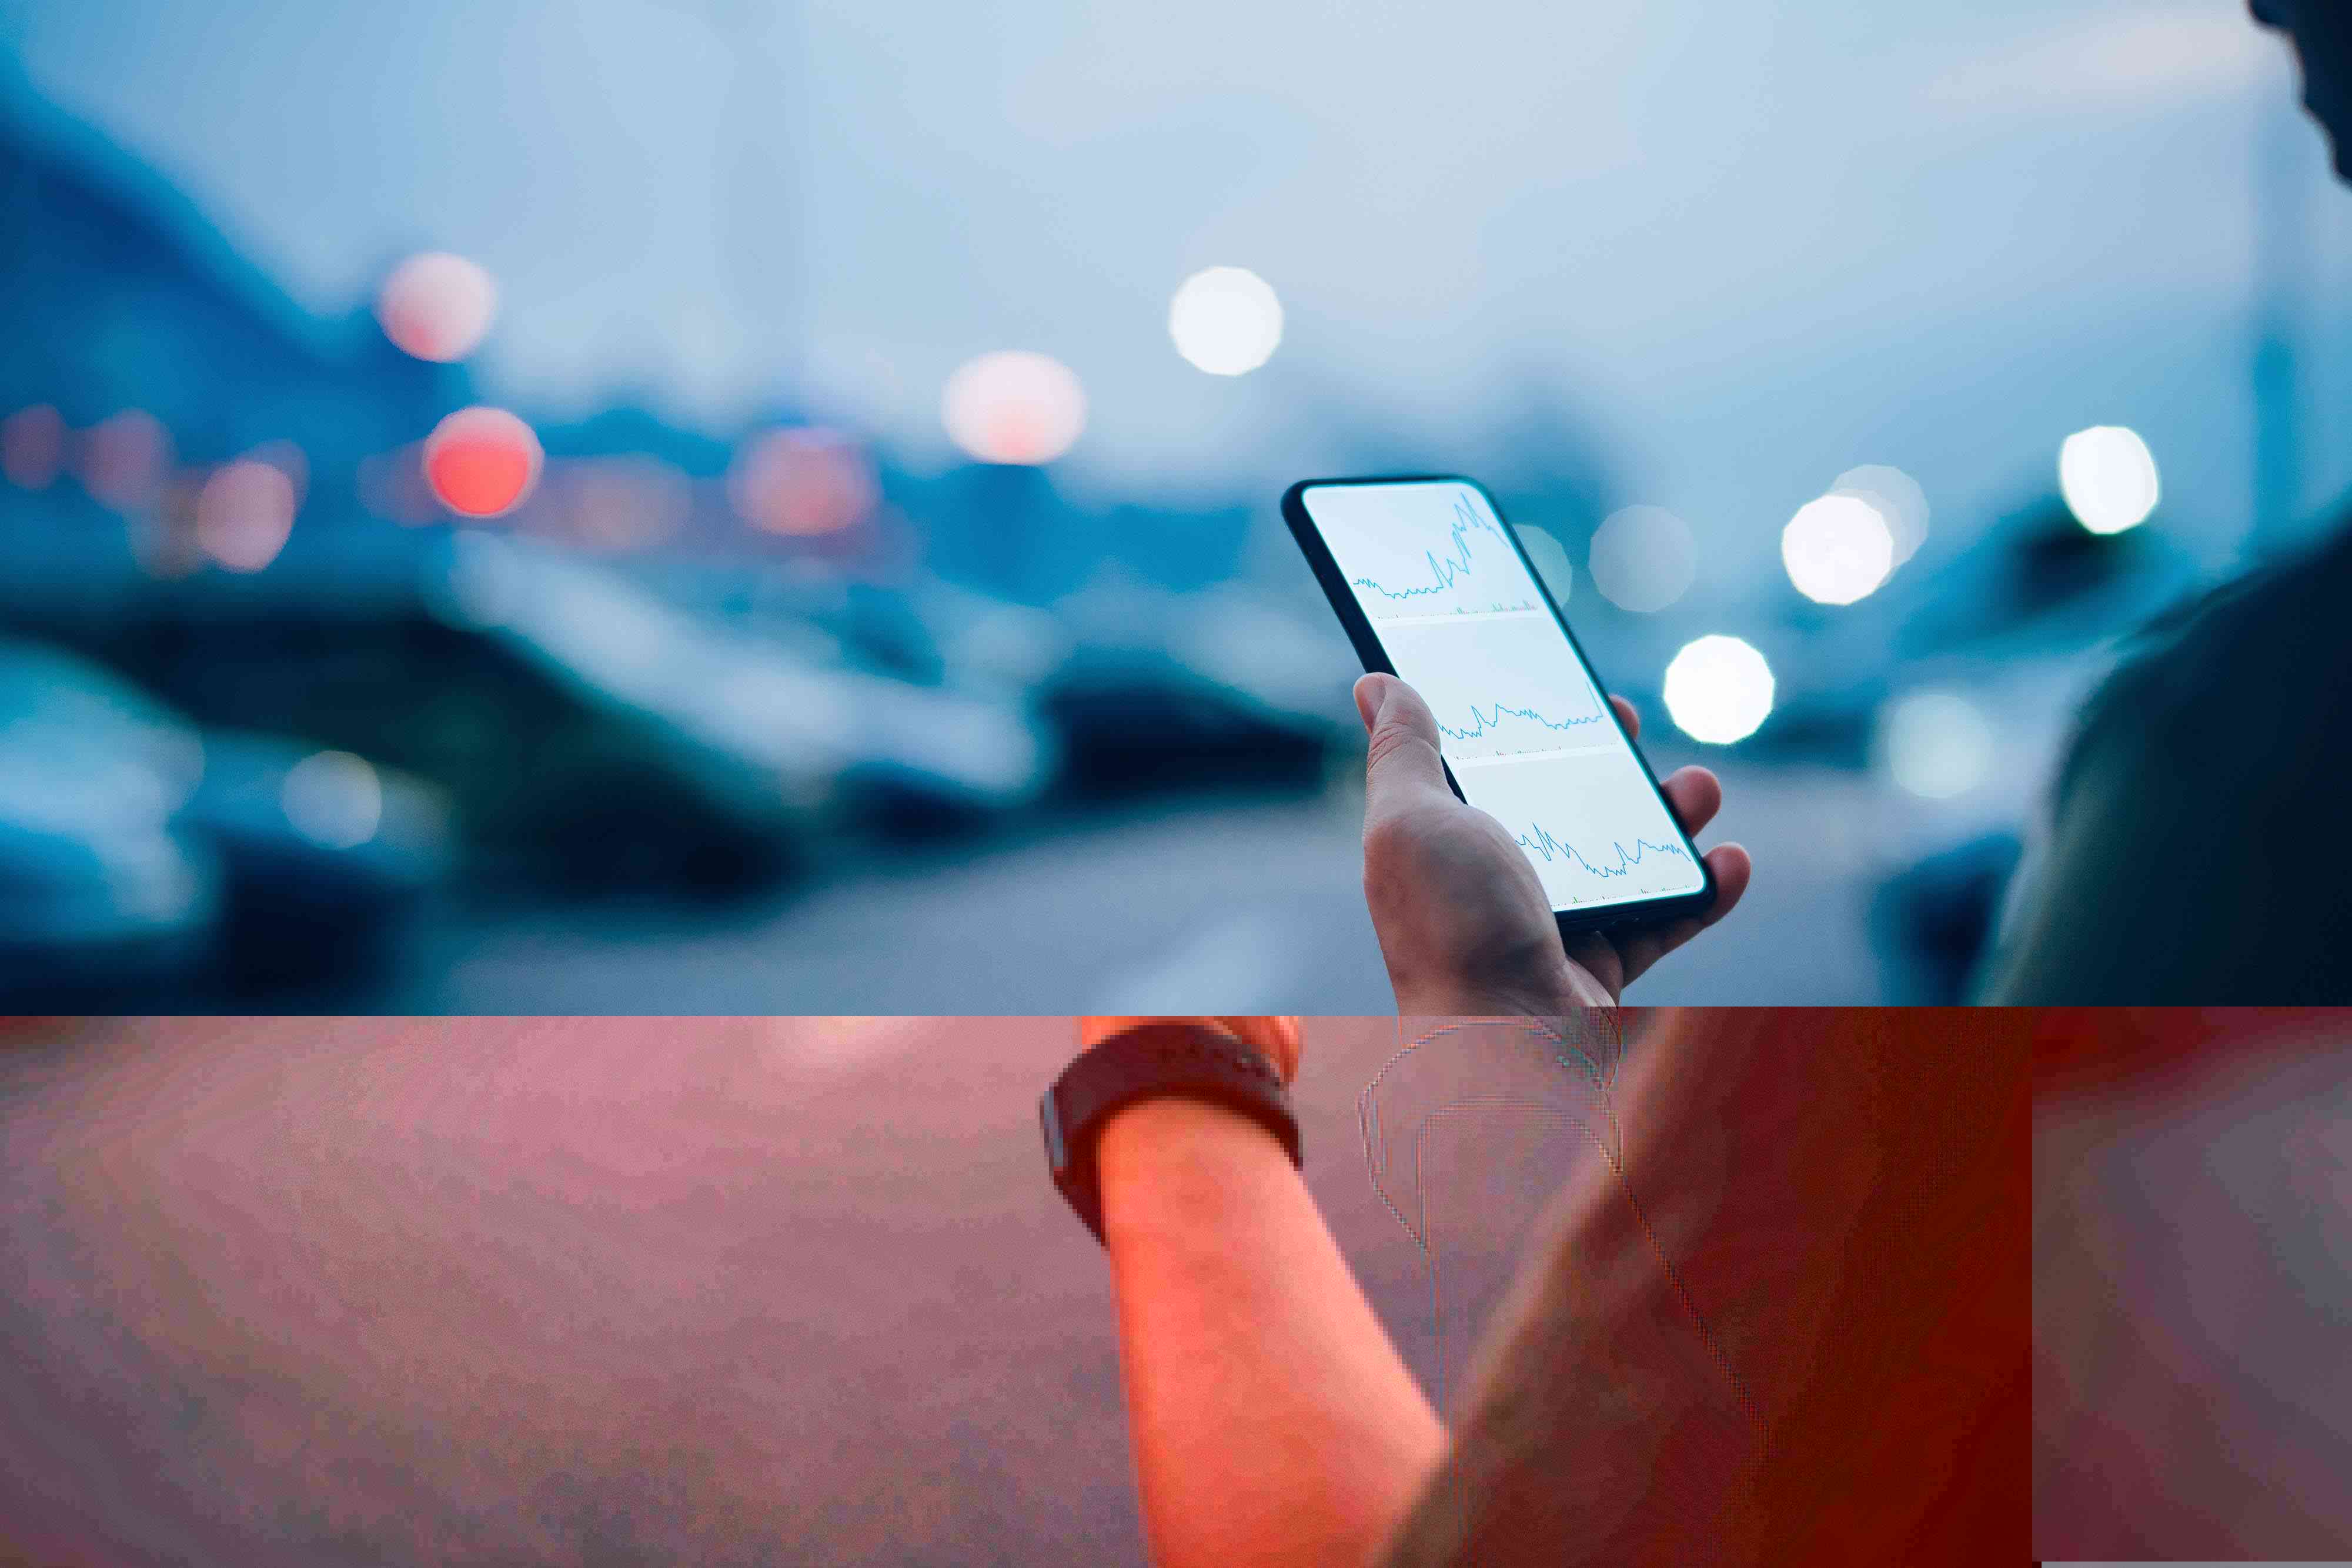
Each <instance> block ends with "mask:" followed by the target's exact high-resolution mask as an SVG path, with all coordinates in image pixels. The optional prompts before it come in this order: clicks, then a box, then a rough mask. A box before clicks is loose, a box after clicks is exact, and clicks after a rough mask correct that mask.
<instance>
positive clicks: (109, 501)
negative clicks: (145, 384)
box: [81, 408, 172, 512]
mask: <svg viewBox="0 0 2352 1568" xmlns="http://www.w3.org/2000/svg"><path fill="white" fill-rule="evenodd" d="M171 465H172V436H171V433H170V432H169V431H166V430H165V429H164V428H163V421H162V420H160V419H157V418H156V417H155V416H154V415H153V414H152V413H148V412H147V411H146V410H145V409H142V408H127V409H124V410H123V411H122V412H121V413H117V414H112V415H110V416H109V417H107V418H105V419H102V420H100V421H99V422H98V423H96V424H94V425H92V426H90V428H89V430H88V431H86V432H84V433H83V434H82V445H81V482H82V485H83V487H84V488H86V489H88V490H89V493H90V494H91V495H92V496H94V497H97V498H98V499H99V500H100V501H102V502H104V503H105V504H106V505H107V506H110V507H113V508H114V509H115V510H117V511H119V512H135V511H139V510H141V509H142V508H144V507H151V506H152V505H154V503H155V500H156V497H159V496H161V495H162V494H163V481H164V479H165V478H166V477H168V476H169V472H170V469H171Z"/></svg>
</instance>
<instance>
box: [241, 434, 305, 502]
mask: <svg viewBox="0 0 2352 1568" xmlns="http://www.w3.org/2000/svg"><path fill="white" fill-rule="evenodd" d="M246 455H247V457H250V458H252V459H253V460H254V461H256V462H257V463H267V464H268V465H270V466H271V467H272V468H275V469H277V470H278V472H279V473H280V474H283V475H285V476H286V479H287V482H288V483H289V484H290V485H292V486H294V505H295V507H296V509H298V510H299V508H300V507H301V505H302V498H303V497H305V496H307V495H309V494H310V454H308V453H306V452H304V451H303V450H302V448H301V447H300V446H299V445H298V444H295V443H293V442H291V441H284V440H279V441H265V442H263V443H262V444H260V445H258V446H257V447H255V448H254V449H253V450H252V451H250V452H248V453H247V454H246Z"/></svg>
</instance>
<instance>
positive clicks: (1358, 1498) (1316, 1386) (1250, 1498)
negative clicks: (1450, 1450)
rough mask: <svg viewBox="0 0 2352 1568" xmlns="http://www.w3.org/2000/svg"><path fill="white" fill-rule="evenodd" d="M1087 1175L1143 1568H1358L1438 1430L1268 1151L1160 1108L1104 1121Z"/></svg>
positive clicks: (1194, 1112) (1404, 1502)
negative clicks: (1102, 1255) (1092, 1185)
mask: <svg viewBox="0 0 2352 1568" xmlns="http://www.w3.org/2000/svg"><path fill="white" fill-rule="evenodd" d="M1098 1168H1099V1171H1100V1174H1101V1182H1102V1194H1103V1220H1104V1230H1105V1234H1106V1237H1107V1239H1108V1243H1109V1248H1110V1260H1111V1268H1112V1275H1113V1279H1114V1281H1115V1283H1116V1288H1117V1291H1118V1327H1119V1352H1120V1362H1121V1366H1122V1368H1123V1372H1124V1375H1125V1380H1126V1387H1127V1403H1128V1412H1129V1427H1130V1430H1131V1432H1132V1435H1133V1445H1134V1453H1135V1463H1136V1470H1137V1475H1138V1479H1139V1485H1140V1489H1141V1491H1142V1499H1143V1512H1144V1524H1145V1529H1146V1531H1147V1532H1148V1533H1149V1535H1150V1542H1151V1550H1152V1558H1153V1561H1154V1562H1155V1563H1160V1564H1161V1565H1162V1568H1183V1565H1188V1564H1195V1563H1199V1564H1213V1565H1215V1568H1234V1565H1235V1564H1240V1563H1249V1564H1253V1565H1255V1564H1283V1563H1301V1564H1306V1563H1313V1564H1317V1565H1318V1568H1322V1565H1326V1564H1344V1563H1363V1562H1368V1561H1369V1560H1370V1557H1371V1556H1372V1554H1373V1552H1375V1551H1376V1550H1377V1549H1378V1547H1379V1544H1380V1542H1381V1541H1382V1539H1384V1538H1385V1536H1386V1535H1387V1534H1388V1532H1389V1531H1390V1530H1391V1528H1392V1527H1393V1526H1394V1525H1395V1523H1396V1521H1397V1520H1398V1519H1399V1518H1400V1517H1401V1516H1402V1514H1403V1512H1404V1511H1405V1509H1406V1508H1407V1507H1408V1506H1409V1505H1410V1503H1411V1502H1412V1498H1413V1496H1414V1495H1415V1493H1416V1492H1418V1491H1419V1490H1420V1489H1421V1487H1422V1486H1423V1482H1424V1481H1425V1479H1427V1477H1428V1475H1429V1474H1430V1473H1431V1471H1432V1470H1433V1468H1434V1466H1435V1465H1436V1463H1437V1460H1438V1458H1439V1455H1440V1453H1441V1452H1442V1450H1443V1448H1444V1442H1445V1434H1444V1427H1443V1426H1442V1425H1441V1424H1440V1422H1439V1420H1438V1418H1437V1415H1436V1413H1435V1412H1434V1411H1433V1409H1431V1407H1430V1406H1429V1403H1428V1401H1427V1400H1426V1399H1424V1398H1423V1396H1422V1394H1421V1390H1420V1388H1419V1386H1418V1385H1416V1384H1415V1383H1414V1382H1413V1379H1412V1374H1411V1373H1410V1372H1409V1371H1407V1370H1406V1368H1405V1365H1404V1364H1403V1362H1402V1360H1401V1359H1400V1358H1399V1357H1398V1355H1397V1353H1396V1349H1395V1347H1394V1345H1393V1344H1391V1343H1390V1341H1389V1338H1388V1335H1387V1333H1385V1332H1384V1331H1383V1330H1382V1329H1381V1324H1380V1321H1379V1319H1378V1318H1377V1317H1376V1316H1375V1315H1374V1313H1373V1312H1372V1309H1371V1304H1370V1302H1369V1301H1366V1300H1365V1298H1364V1294H1363V1291H1362V1290H1361V1289H1360V1287H1359V1286H1358V1284H1357V1282H1356V1280H1355V1277H1354V1275H1353V1274H1352V1273H1351V1272H1350V1271H1349V1268H1348V1265H1347V1261H1346V1260H1345V1259H1344V1258H1342V1257H1341V1256H1340V1253H1339V1246H1338V1244H1337V1243H1336V1242H1335V1241H1334V1240H1333V1239H1332V1237H1331V1233H1330V1231H1329V1229H1328V1228H1327V1227H1326V1226H1325V1224H1324V1222H1323V1218H1322V1215H1321V1214H1320V1213H1319V1212H1318V1210H1317V1208H1316V1207H1315V1202H1314V1199H1313V1197H1311V1196H1309V1194H1308V1193H1307V1186H1306V1184H1305V1183H1304V1182H1302V1181H1301V1180H1300V1179H1299V1176H1298V1173H1297V1171H1296V1170H1294V1169H1293V1168H1292V1166H1291V1165H1290V1162H1289V1160H1288V1159H1287V1158H1286V1156H1285V1155H1284V1154H1283V1152H1282V1149H1281V1147H1280V1146H1279V1145H1277V1144H1276V1142H1275V1140H1274V1139H1272V1138H1271V1137H1269V1136H1267V1134H1265V1131H1264V1130H1263V1129H1261V1128H1259V1127H1257V1126H1256V1125H1255V1124H1252V1123H1251V1122H1249V1121H1248V1120H1247V1119H1245V1118H1244V1117H1242V1116H1239V1115H1237V1114H1235V1113H1232V1112H1230V1111H1226V1110H1224V1109H1223V1108H1221V1107H1218V1106H1214V1105H1211V1104H1207V1103H1202V1102H1199V1101H1193V1100H1186V1099H1177V1098H1167V1099H1157V1100H1150V1101H1146V1102H1143V1103H1140V1104H1137V1105H1133V1106H1130V1107H1129V1108H1128V1109H1127V1110H1125V1111H1123V1112H1121V1113H1118V1115H1117V1116H1115V1117H1113V1118H1112V1119H1111V1121H1110V1122H1109V1123H1108V1124H1107V1125H1106V1126H1105V1128H1104V1129H1103V1133H1102V1137H1101V1143H1100V1144H1099V1145H1098Z"/></svg>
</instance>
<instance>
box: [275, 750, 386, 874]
mask: <svg viewBox="0 0 2352 1568" xmlns="http://www.w3.org/2000/svg"><path fill="white" fill-rule="evenodd" d="M278 804H279V805H280V806H281V807H283V808H284V810H285V812H286V820H287V821H289V822H290V823H292V824H293V825H294V831H296V832H299V833H300V834H301V835H302V836H303V837H304V838H306V839H309V840H310V841H311V842H313V843H316V844H323V845H324V846H326V847H327V848H328V849H331V850H349V849H357V848H358V847H359V846H360V845H362V844H363V843H365V842H367V841H369V840H370V839H372V838H373V837H375V832H376V829H377V828H378V827H379V826H381V825H382V823H383V780H382V779H378V778H377V777H376V771H375V768H374V766H373V764H372V763H370V762H369V761H368V759H367V758H364V757H354V756H353V755H352V753H350V752H348V751H316V752H312V753H311V754H310V756H308V757H306V758H303V759H302V760H301V761H299V762H298V763H296V764H295V765H294V766H293V767H291V768H288V769H287V770H286V779H285V782H284V783H283V784H281V785H279V786H278Z"/></svg>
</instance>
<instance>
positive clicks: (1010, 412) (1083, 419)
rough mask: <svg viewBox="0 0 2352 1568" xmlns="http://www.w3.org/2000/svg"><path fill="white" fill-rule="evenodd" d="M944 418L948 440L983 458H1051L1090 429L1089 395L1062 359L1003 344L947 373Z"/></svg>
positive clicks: (942, 407) (942, 396)
mask: <svg viewBox="0 0 2352 1568" xmlns="http://www.w3.org/2000/svg"><path fill="white" fill-rule="evenodd" d="M940 420H941V422H942V423H945V424H946V426H947V431H948V437H949V439H950V440H951V441H953V442H954V443H955V444H957V445H958V446H960V447H961V448H963V450H964V451H965V452H967V453H969V454H970V455H972V456H973V457H976V458H978V459H979V460H980V461H981V462H982V463H1026V464H1034V463H1051V462H1052V461H1053V460H1054V459H1055V458H1056V457H1059V456H1061V455H1062V454H1064V453H1065V452H1067V451H1068V450H1069V449H1070V447H1071V444H1073V443H1075V442H1076V440H1077V439H1078V433H1079V432H1080V431H1082V430H1084V429H1085V428H1086V423H1087V394H1086V392H1085V390H1084V389H1083V388H1081V387H1080V386H1079V385H1078V378H1077V377H1076V375H1074V374H1072V373H1071V371H1070V368H1069V367H1068V366H1067V365H1066V364H1064V363H1062V361H1059V360H1056V359H1055V358H1053V357H1052V356H1050V355H1047V354H1037V353H1032V352H1030V351H1028V350H1024V349H1004V350H998V351H997V352H995V353H992V354H982V355H981V356H980V357H979V358H978V359H975V360H969V361H965V362H964V364H962V365H961V367H959V368H958V369H957V371H956V372H955V374H953V375H951V376H950V377H949V378H948V382H947V386H946V387H945V388H944V389H943V390H942V391H941V392H940Z"/></svg>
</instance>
